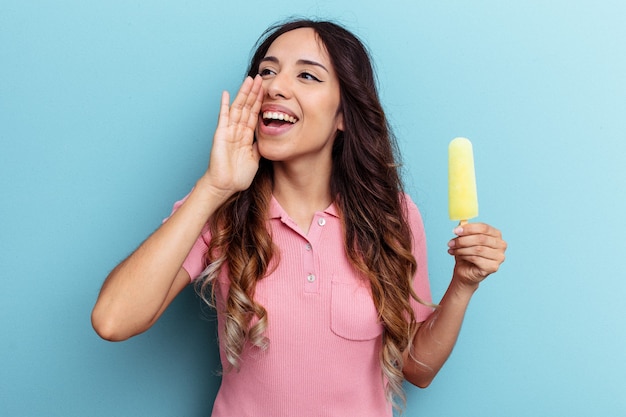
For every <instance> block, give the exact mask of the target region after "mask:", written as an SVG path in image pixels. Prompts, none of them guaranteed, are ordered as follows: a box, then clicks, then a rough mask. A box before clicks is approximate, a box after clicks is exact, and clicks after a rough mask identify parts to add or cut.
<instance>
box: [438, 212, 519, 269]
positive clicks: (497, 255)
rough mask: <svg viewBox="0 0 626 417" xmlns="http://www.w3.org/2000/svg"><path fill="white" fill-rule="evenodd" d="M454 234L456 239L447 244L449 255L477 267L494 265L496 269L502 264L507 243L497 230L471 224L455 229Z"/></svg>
mask: <svg viewBox="0 0 626 417" xmlns="http://www.w3.org/2000/svg"><path fill="white" fill-rule="evenodd" d="M454 232H455V233H456V234H457V235H458V237H456V238H454V239H452V240H451V241H450V242H448V247H449V250H448V253H450V254H451V255H454V256H456V257H462V258H463V260H465V261H467V262H470V263H473V264H475V265H476V266H479V267H480V266H481V265H483V266H484V264H488V265H491V264H494V265H495V268H496V269H497V267H498V266H499V265H500V264H501V263H502V262H504V259H505V256H504V253H505V251H506V249H507V243H506V242H505V241H504V240H503V239H502V234H501V232H500V231H499V230H498V229H496V228H494V227H492V226H489V225H487V224H484V223H471V224H465V225H463V226H462V227H457V228H456V229H455V230H454ZM489 269H493V266H491V267H490V268H489Z"/></svg>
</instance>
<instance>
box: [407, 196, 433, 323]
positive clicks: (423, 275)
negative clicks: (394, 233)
mask: <svg viewBox="0 0 626 417" xmlns="http://www.w3.org/2000/svg"><path fill="white" fill-rule="evenodd" d="M405 201H406V210H407V214H408V216H407V217H408V222H409V226H410V228H411V234H412V237H413V256H414V257H415V260H416V261H417V272H416V273H415V278H414V280H413V290H414V291H415V293H416V294H417V296H418V297H419V298H420V299H421V300H422V301H424V302H426V303H432V295H431V292H430V282H429V280H428V256H427V251H426V233H425V231H424V223H423V221H422V216H421V214H420V212H419V209H418V208H417V206H416V205H415V203H414V202H413V200H411V197H409V196H408V195H405ZM411 306H412V307H413V311H414V312H415V320H416V321H417V322H418V323H420V322H423V321H424V320H426V319H427V318H428V316H429V315H430V314H431V313H432V312H433V308H432V307H428V306H425V305H423V304H420V303H418V302H417V301H415V300H413V299H411Z"/></svg>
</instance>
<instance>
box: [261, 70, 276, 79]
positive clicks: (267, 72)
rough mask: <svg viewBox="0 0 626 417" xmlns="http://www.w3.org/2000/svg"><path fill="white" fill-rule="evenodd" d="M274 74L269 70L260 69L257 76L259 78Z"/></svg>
mask: <svg viewBox="0 0 626 417" xmlns="http://www.w3.org/2000/svg"><path fill="white" fill-rule="evenodd" d="M272 74H274V71H272V70H271V69H269V68H262V69H261V70H259V75H260V76H261V77H265V76H266V75H272Z"/></svg>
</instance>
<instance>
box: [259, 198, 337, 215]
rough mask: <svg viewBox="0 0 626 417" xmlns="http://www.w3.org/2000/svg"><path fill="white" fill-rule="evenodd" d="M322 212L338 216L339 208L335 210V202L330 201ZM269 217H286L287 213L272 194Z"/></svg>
mask: <svg viewBox="0 0 626 417" xmlns="http://www.w3.org/2000/svg"><path fill="white" fill-rule="evenodd" d="M323 212H324V213H326V214H328V215H330V216H333V217H337V218H339V210H337V206H336V205H335V203H334V202H333V203H330V206H328V207H327V208H326V210H324V211H323ZM269 214H270V219H280V218H288V217H289V215H288V214H287V212H286V211H285V210H284V209H283V208H282V207H281V205H280V203H278V201H277V200H276V198H275V197H274V196H273V195H272V200H271V201H270V212H269Z"/></svg>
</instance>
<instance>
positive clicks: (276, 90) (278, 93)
mask: <svg viewBox="0 0 626 417" xmlns="http://www.w3.org/2000/svg"><path fill="white" fill-rule="evenodd" d="M263 89H264V90H265V91H266V93H267V95H268V96H269V97H270V98H272V99H277V98H289V96H290V95H291V93H290V91H291V87H290V83H289V80H288V79H287V77H286V75H285V74H281V73H278V74H276V75H274V76H273V77H271V78H269V79H267V80H265V81H264V82H263Z"/></svg>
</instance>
